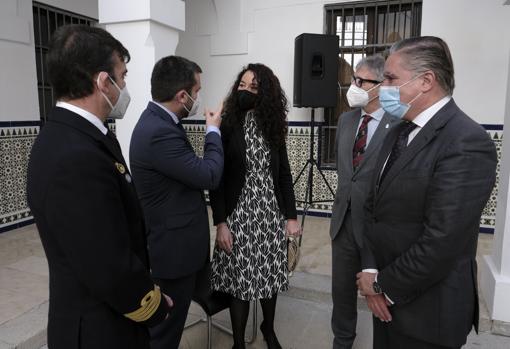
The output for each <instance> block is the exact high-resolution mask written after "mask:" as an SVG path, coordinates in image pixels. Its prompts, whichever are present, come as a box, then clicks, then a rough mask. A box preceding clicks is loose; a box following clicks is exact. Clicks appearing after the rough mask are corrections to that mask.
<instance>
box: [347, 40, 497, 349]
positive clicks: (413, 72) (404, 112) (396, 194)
mask: <svg viewBox="0 0 510 349" xmlns="http://www.w3.org/2000/svg"><path fill="white" fill-rule="evenodd" d="M454 87H455V80H454V74H453V62H452V58H451V55H450V51H449V49H448V46H447V45H446V43H445V42H444V41H443V40H441V39H440V38H437V37H432V36H428V37H418V38H410V39H405V40H402V41H400V42H398V43H396V44H394V45H393V47H392V48H391V50H390V56H389V57H388V60H387V61H386V65H385V69H384V83H383V85H382V86H381V87H380V91H379V100H380V103H381V106H382V108H383V109H384V110H385V111H386V112H387V113H389V114H392V115H393V116H395V117H397V118H401V119H403V120H404V122H402V123H400V124H399V125H398V126H397V127H395V128H394V129H392V130H390V132H389V133H388V136H387V137H386V140H385V141H384V143H383V145H382V147H381V152H380V153H379V157H378V159H377V162H376V165H375V171H374V176H373V183H372V184H371V190H370V194H369V196H368V199H367V206H366V210H367V227H366V229H365V240H364V249H363V252H362V254H363V258H362V260H363V268H373V269H377V270H378V273H377V274H371V273H366V272H361V273H359V274H358V281H357V284H358V288H359V290H360V291H361V294H362V295H365V296H367V297H373V299H375V300H376V301H375V302H373V303H369V307H370V308H371V310H372V311H373V313H374V315H375V317H379V318H380V319H382V320H386V321H379V320H377V319H376V318H374V348H376V349H386V348H391V349H395V348H413V349H422V348H427V349H434V348H435V349H444V348H460V347H461V346H462V345H463V344H464V343H466V337H467V335H468V334H469V332H470V331H471V329H472V327H473V325H474V326H475V329H476V328H477V326H478V292H477V281H476V270H477V265H476V248H477V241H478V231H479V224H480V216H481V214H482V210H483V208H484V207H485V204H486V203H487V200H488V199H489V196H490V193H491V191H492V188H493V186H494V182H495V179H496V165H497V155H496V148H495V146H494V143H493V142H492V140H491V139H490V137H489V136H488V135H487V132H486V131H485V130H484V129H483V128H482V127H481V126H480V125H478V124H477V123H476V122H475V121H473V120H472V119H471V118H469V117H468V116H467V115H466V114H465V113H464V112H462V110H460V109H459V107H458V106H457V105H456V104H455V102H454V100H453V98H452V93H453V89H454ZM388 310H389V311H390V313H391V317H390V318H387V317H386V315H385V314H384V313H385V312H388ZM388 320H391V321H388Z"/></svg>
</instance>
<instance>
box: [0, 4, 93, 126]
mask: <svg viewBox="0 0 510 349" xmlns="http://www.w3.org/2000/svg"><path fill="white" fill-rule="evenodd" d="M41 2H43V3H46V4H49V5H52V6H56V7H59V8H61V9H64V10H67V11H72V12H75V13H78V14H81V15H85V16H89V17H93V18H97V0H43V1H41ZM0 77H1V81H2V83H1V84H0V121H27V120H39V119H40V113H39V97H38V93H37V71H36V64H35V47H34V25H33V15H32V1H31V0H2V1H0Z"/></svg>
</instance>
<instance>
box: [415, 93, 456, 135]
mask: <svg viewBox="0 0 510 349" xmlns="http://www.w3.org/2000/svg"><path fill="white" fill-rule="evenodd" d="M450 99H452V97H451V96H445V97H443V98H441V99H440V100H439V101H437V102H436V103H434V104H432V105H431V106H430V107H428V108H427V109H425V110H424V111H422V112H421V113H420V114H418V116H417V117H415V118H414V120H413V121H412V122H413V123H414V124H416V125H417V126H418V127H420V128H423V127H425V125H426V124H427V122H429V121H430V119H432V117H433V116H434V115H436V113H437V112H438V111H439V109H441V108H442V107H444V106H445V105H446V103H448V102H449V101H450Z"/></svg>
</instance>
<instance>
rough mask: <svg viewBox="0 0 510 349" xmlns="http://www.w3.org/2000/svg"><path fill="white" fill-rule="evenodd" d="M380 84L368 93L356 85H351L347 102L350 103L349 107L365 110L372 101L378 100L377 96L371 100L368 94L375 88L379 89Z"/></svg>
mask: <svg viewBox="0 0 510 349" xmlns="http://www.w3.org/2000/svg"><path fill="white" fill-rule="evenodd" d="M379 85H380V84H378V85H375V86H374V87H372V88H371V89H369V90H368V91H366V90H364V89H362V88H361V87H358V86H356V85H355V84H351V86H350V87H349V90H348V91H347V102H349V106H350V107H351V108H363V107H366V106H367V105H368V103H370V102H371V101H372V100H374V99H375V98H377V96H375V97H374V98H372V99H369V97H368V92H370V91H372V90H373V89H374V88H377V87H378V86H379Z"/></svg>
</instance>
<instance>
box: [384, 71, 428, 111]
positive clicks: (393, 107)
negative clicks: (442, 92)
mask: <svg viewBox="0 0 510 349" xmlns="http://www.w3.org/2000/svg"><path fill="white" fill-rule="evenodd" d="M420 76H421V75H418V76H415V77H414V78H412V79H411V80H409V81H408V82H405V83H403V84H402V85H400V86H381V87H379V103H380V104H381V107H382V108H383V109H384V111H385V112H386V113H388V114H390V115H391V116H394V117H396V118H398V119H402V118H404V115H406V113H407V112H408V111H409V109H410V108H411V103H413V102H414V101H415V100H416V99H417V98H418V97H420V96H421V94H422V92H420V93H419V94H418V95H417V96H416V97H414V98H413V99H412V100H411V101H410V102H409V103H402V102H401V101H400V88H401V87H402V86H405V85H407V84H408V83H410V82H411V81H414V80H415V79H417V78H418V77H420Z"/></svg>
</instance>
